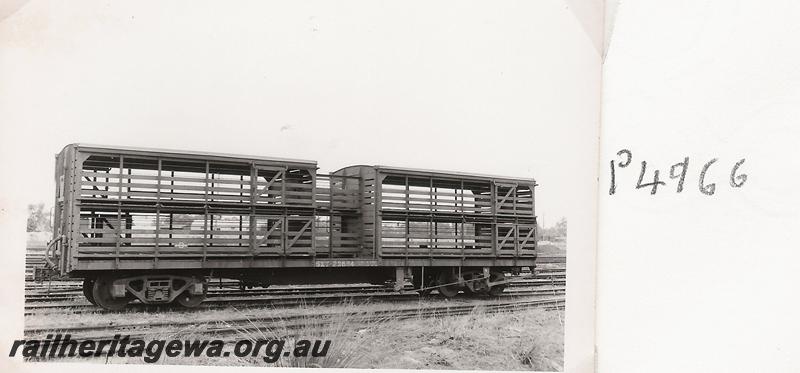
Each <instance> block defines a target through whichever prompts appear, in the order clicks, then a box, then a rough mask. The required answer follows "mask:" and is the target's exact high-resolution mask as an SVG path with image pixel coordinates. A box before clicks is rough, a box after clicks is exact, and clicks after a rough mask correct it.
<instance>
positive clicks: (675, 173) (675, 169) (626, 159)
mask: <svg viewBox="0 0 800 373" xmlns="http://www.w3.org/2000/svg"><path fill="white" fill-rule="evenodd" d="M718 160H719V159H718V158H712V159H710V160H708V161H707V162H705V163H704V164H703V167H702V168H700V179H699V182H698V184H697V188H698V190H699V191H700V193H703V194H705V195H707V196H713V195H714V193H715V192H716V190H717V184H716V182H711V181H708V180H706V174H707V173H708V171H709V170H710V169H711V168H712V167H725V166H722V165H716V164H717V161H718ZM744 161H745V159H744V158H742V159H740V160H739V161H738V162H736V163H735V164H733V165H732V166H730V173H729V174H728V175H729V178H728V184H729V185H730V187H731V188H741V187H742V186H743V185H744V184H745V182H747V175H746V174H744V173H742V171H741V168H742V165H743V164H744ZM632 163H633V153H632V152H631V151H630V150H628V149H622V150H620V151H618V152H617V159H615V160H611V161H610V162H609V166H610V168H611V185H610V186H609V189H608V194H609V195H614V194H616V193H617V171H618V169H620V170H621V169H624V168H627V167H628V166H630V165H631V164H632ZM690 163H691V164H694V162H690V159H689V157H684V158H683V160H682V161H680V162H678V163H675V164H673V165H672V166H670V168H669V175H668V176H669V180H677V184H676V186H675V193H681V192H683V189H684V182H685V181H686V175H687V174H688V173H689V165H690ZM726 171H727V170H726ZM646 174H647V161H641V167H640V169H639V178H638V181H637V182H636V189H643V188H644V189H647V188H649V189H650V194H651V195H652V194H656V191H658V187H659V186H664V185H667V183H666V182H665V181H662V180H661V171H660V170H658V169H656V170H653V176H652V181H651V182H645V177H646V176H645V175H646Z"/></svg>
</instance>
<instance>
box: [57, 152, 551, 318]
mask: <svg viewBox="0 0 800 373" xmlns="http://www.w3.org/2000/svg"><path fill="white" fill-rule="evenodd" d="M55 177H56V185H57V191H56V207H55V210H54V211H55V212H54V237H53V240H52V241H51V242H50V244H49V245H48V248H47V250H46V255H45V258H46V262H47V266H48V267H49V268H50V269H51V270H53V271H55V272H57V273H58V274H59V275H61V276H64V277H73V278H83V279H84V293H85V295H86V297H87V299H89V300H90V301H91V302H93V303H95V304H97V305H100V306H102V307H104V308H107V309H119V308H122V307H125V305H126V304H127V303H129V302H130V301H132V300H134V299H138V300H139V301H141V302H144V303H169V302H177V303H180V304H182V305H185V306H196V305H198V304H200V302H202V300H203V299H204V297H205V293H206V289H207V279H208V278H209V277H211V276H215V277H226V278H235V279H239V280H240V281H241V283H242V286H243V287H244V286H268V285H270V284H294V283H306V284H308V283H312V284H315V283H345V282H370V283H384V282H386V281H394V283H395V286H396V287H397V288H398V289H399V288H400V287H401V284H402V283H403V281H404V280H405V279H407V278H409V277H410V278H411V279H412V282H413V283H414V284H415V286H416V287H417V288H418V289H420V290H421V291H425V290H429V289H432V288H437V289H438V290H439V292H440V293H442V294H443V295H445V296H454V295H455V294H457V293H458V291H459V290H465V291H468V292H475V293H498V292H500V291H502V289H503V287H504V279H503V273H504V272H506V271H513V270H517V269H519V268H520V267H525V266H531V267H532V266H533V265H534V260H535V257H536V240H535V235H536V216H535V213H534V211H535V209H534V187H535V186H536V183H535V181H534V180H533V179H518V178H502V177H495V176H485V175H474V174H466V173H453V172H440V171H429V170H417V169H402V168H394V167H386V166H351V167H346V168H343V169H341V170H339V171H336V172H333V173H331V174H318V173H317V164H316V162H314V161H303V160H292V159H281V158H265V157H252V156H239V155H228V154H214V153H199V152H187V151H173V150H162V149H140V148H126V147H109V146H99V145H84V144H71V145H68V146H66V147H65V148H64V149H63V150H62V151H61V152H60V153H59V154H58V155H57V157H56V172H55Z"/></svg>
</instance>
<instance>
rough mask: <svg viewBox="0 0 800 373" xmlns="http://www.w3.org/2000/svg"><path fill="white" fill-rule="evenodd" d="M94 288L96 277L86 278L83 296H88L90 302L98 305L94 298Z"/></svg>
mask: <svg viewBox="0 0 800 373" xmlns="http://www.w3.org/2000/svg"><path fill="white" fill-rule="evenodd" d="M93 289H94V279H93V278H85V279H83V296H84V297H86V300H88V301H89V303H91V304H94V305H95V306H96V305H97V302H95V300H94V294H92V290H93Z"/></svg>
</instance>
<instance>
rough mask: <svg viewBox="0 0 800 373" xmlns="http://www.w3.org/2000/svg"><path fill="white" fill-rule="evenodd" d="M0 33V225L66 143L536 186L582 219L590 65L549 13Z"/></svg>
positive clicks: (220, 11) (226, 15) (555, 0)
mask: <svg viewBox="0 0 800 373" xmlns="http://www.w3.org/2000/svg"><path fill="white" fill-rule="evenodd" d="M10 13H11V14H10V15H8V16H7V18H5V19H4V20H3V21H2V22H0V160H1V161H2V166H0V167H2V174H3V175H13V176H4V177H3V180H2V181H0V183H2V188H3V189H2V190H3V193H2V195H0V204H2V206H3V208H11V207H13V208H14V209H16V208H21V206H25V205H27V204H28V203H38V202H44V203H46V204H48V205H51V204H52V200H53V195H54V191H55V187H54V182H53V173H54V171H53V164H54V154H55V153H57V152H59V151H60V150H61V149H62V148H63V147H64V146H65V145H66V144H69V143H74V142H81V143H92V144H105V145H124V146H140V147H151V148H167V149H185V150H192V151H208V152H222V153H235V154H247V155H259V156H275V157H282V158H299V159H311V160H316V161H318V163H319V167H320V172H331V171H334V170H336V169H339V168H341V167H344V166H347V165H351V164H381V165H392V166H401V167H414V168H427V169H440V170H449V171H463V172H472V173H484V174H495V175H506V176H514V177H533V178H535V179H536V180H537V182H538V183H539V184H540V186H539V187H538V188H537V196H536V197H537V200H536V203H537V213H538V215H539V216H540V218H544V223H545V225H546V226H550V225H552V224H554V223H555V222H556V221H557V220H558V219H559V218H560V217H562V216H567V215H569V211H575V210H579V209H581V208H582V207H583V206H582V205H581V204H585V203H586V201H585V200H583V199H581V198H575V189H574V188H576V187H577V186H576V184H580V183H585V182H586V176H587V175H586V173H583V172H582V170H585V169H593V168H595V167H596V164H595V162H596V156H597V154H596V152H597V148H596V141H597V139H596V138H595V136H596V134H597V123H598V119H599V88H598V87H599V77H600V74H599V69H600V65H599V63H598V59H597V58H598V57H597V55H596V50H595V49H594V46H593V42H592V40H591V38H589V37H587V35H586V33H585V32H584V30H583V28H582V27H581V25H580V23H579V22H578V21H577V20H576V19H575V18H574V16H573V14H572V13H571V11H570V10H569V9H568V7H567V6H565V5H564V3H563V2H561V1H560V0H552V1H510V2H503V3H502V4H496V3H493V2H485V3H483V2H432V3H430V2H381V1H337V2H331V1H302V2H274V1H273V2H261V1H251V2H240V3H237V6H236V7H230V6H224V3H222V2H216V3H214V2H191V3H189V2H180V1H179V2H170V3H162V2H155V1H154V2H127V3H123V2H91V1H89V2H79V3H74V2H48V1H30V2H27V3H24V4H21V5H20V6H19V8H18V9H16V11H13V9H12V11H10Z"/></svg>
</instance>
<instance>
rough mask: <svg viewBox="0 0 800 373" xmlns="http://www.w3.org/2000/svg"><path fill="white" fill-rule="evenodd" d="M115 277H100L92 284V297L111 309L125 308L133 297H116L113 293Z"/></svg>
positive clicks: (102, 305)
mask: <svg viewBox="0 0 800 373" xmlns="http://www.w3.org/2000/svg"><path fill="white" fill-rule="evenodd" d="M113 283H114V279H113V278H110V277H98V278H97V279H96V280H95V281H94V285H93V286H92V298H93V299H94V301H95V302H96V304H97V305H98V306H100V307H103V308H105V309H107V310H109V311H119V310H122V309H124V308H125V306H126V305H127V304H128V302H130V300H131V298H130V297H128V296H126V297H124V298H114V297H113V296H112V295H111V287H112V284H113Z"/></svg>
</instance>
